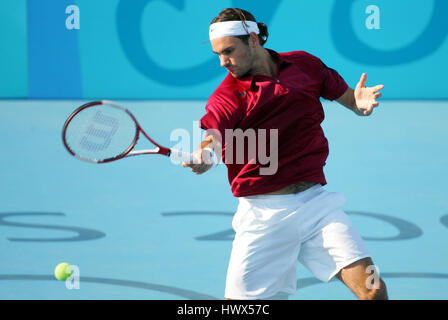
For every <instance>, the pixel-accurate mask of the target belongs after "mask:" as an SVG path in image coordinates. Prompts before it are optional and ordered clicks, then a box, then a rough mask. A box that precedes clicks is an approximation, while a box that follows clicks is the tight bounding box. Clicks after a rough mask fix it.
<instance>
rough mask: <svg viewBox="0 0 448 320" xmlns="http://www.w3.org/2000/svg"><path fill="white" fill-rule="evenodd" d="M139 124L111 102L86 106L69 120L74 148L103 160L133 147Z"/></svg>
mask: <svg viewBox="0 0 448 320" xmlns="http://www.w3.org/2000/svg"><path fill="white" fill-rule="evenodd" d="M136 135H137V126H136V124H135V122H134V120H133V119H132V118H131V116H130V115H129V114H128V113H127V112H126V111H124V110H122V109H119V108H117V107H114V106H110V105H96V106H93V107H89V108H86V109H83V110H82V111H80V112H79V113H77V114H76V115H75V116H74V117H73V118H72V119H71V121H70V122H69V124H68V126H67V130H66V132H65V136H66V141H67V144H68V146H69V148H70V149H71V150H72V152H73V153H74V154H75V155H76V156H78V157H80V158H83V159H87V160H91V161H95V162H100V161H104V160H109V159H113V158H116V157H119V156H121V155H123V154H124V153H125V152H126V151H128V150H129V149H130V148H132V146H133V144H134V142H135V138H136Z"/></svg>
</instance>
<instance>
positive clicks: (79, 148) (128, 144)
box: [62, 100, 198, 164]
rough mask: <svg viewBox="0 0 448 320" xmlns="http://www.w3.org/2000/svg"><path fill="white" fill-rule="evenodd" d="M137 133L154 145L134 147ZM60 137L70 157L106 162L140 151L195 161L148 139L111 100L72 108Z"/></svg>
mask: <svg viewBox="0 0 448 320" xmlns="http://www.w3.org/2000/svg"><path fill="white" fill-rule="evenodd" d="M140 133H141V134H143V136H145V137H146V139H148V141H150V142H151V143H152V144H153V145H154V146H155V148H153V149H144V150H134V147H135V145H136V144H137V140H138V138H139V136H140ZM62 140H63V143H64V146H65V147H66V148H67V150H68V152H69V153H70V154H71V155H73V156H74V157H76V158H78V159H80V160H84V161H89V162H94V163H106V162H111V161H115V160H119V159H123V158H125V157H130V156H137V155H142V154H160V155H164V156H167V157H170V158H171V159H173V160H176V161H178V162H180V161H182V162H184V164H185V163H189V164H191V163H197V162H198V160H197V158H196V157H195V156H194V155H193V154H191V153H186V152H182V151H179V150H176V149H170V148H166V147H163V146H161V145H160V144H158V143H157V142H155V141H154V140H153V139H151V138H150V137H149V136H148V135H147V134H146V132H145V131H144V130H143V129H142V127H141V126H140V125H139V123H138V121H137V119H136V118H135V117H134V115H133V114H132V113H131V112H130V111H129V110H127V109H126V108H124V107H122V106H121V105H119V104H117V103H115V102H113V101H107V100H103V101H95V102H90V103H86V104H84V105H82V106H81V107H79V108H77V109H76V110H75V111H73V112H72V113H71V114H70V116H69V117H68V118H67V120H66V121H65V123H64V127H63V130H62Z"/></svg>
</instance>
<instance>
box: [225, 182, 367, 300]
mask: <svg viewBox="0 0 448 320" xmlns="http://www.w3.org/2000/svg"><path fill="white" fill-rule="evenodd" d="M238 199H239V205H238V209H237V212H236V213H235V215H234V217H233V221H232V227H233V229H234V230H235V232H236V234H235V238H234V241H233V244H232V253H231V256H230V261H229V266H228V270H227V279H226V290H225V297H226V298H229V299H244V300H250V299H269V298H270V297H273V296H276V295H278V294H294V293H295V292H296V284H297V274H296V272H297V261H299V262H300V263H301V264H303V265H304V266H305V267H306V268H307V269H308V270H310V271H311V272H312V273H313V275H314V276H315V277H316V278H318V279H319V280H321V281H325V282H328V281H330V280H331V278H332V277H334V276H335V275H336V274H337V273H338V272H339V271H340V270H341V269H342V268H344V267H346V266H347V265H349V264H351V263H353V262H355V261H357V260H359V259H362V258H365V257H369V252H368V251H367V248H366V246H365V245H364V242H363V241H362V239H361V236H360V235H359V233H358V232H357V231H356V229H355V228H354V226H353V225H352V223H351V222H350V219H349V218H348V216H347V215H346V214H345V212H344V211H342V209H341V208H342V206H343V205H344V204H345V202H346V199H345V197H344V196H343V195H342V194H340V193H336V192H328V191H326V190H324V188H323V187H322V186H321V185H315V186H313V187H311V188H309V189H307V190H305V191H303V192H300V193H297V194H288V195H261V196H251V197H241V198H238Z"/></svg>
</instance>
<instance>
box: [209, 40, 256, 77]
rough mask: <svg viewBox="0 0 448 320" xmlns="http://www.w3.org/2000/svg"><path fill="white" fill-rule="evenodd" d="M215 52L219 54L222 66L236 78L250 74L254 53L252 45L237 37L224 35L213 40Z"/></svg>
mask: <svg viewBox="0 0 448 320" xmlns="http://www.w3.org/2000/svg"><path fill="white" fill-rule="evenodd" d="M211 44H212V48H213V52H214V53H215V54H217V55H218V56H219V60H220V62H221V67H224V68H226V69H227V71H229V72H230V74H231V75H232V76H233V77H234V78H241V77H242V76H244V75H246V74H250V72H251V69H252V66H253V63H254V53H253V49H252V48H251V47H250V45H247V44H245V43H244V42H243V41H241V40H240V39H238V38H235V37H222V38H218V39H213V40H212V41H211Z"/></svg>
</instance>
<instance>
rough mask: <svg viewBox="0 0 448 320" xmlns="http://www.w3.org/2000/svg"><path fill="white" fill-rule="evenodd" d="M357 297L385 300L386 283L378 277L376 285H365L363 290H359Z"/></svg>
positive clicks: (386, 297) (386, 296)
mask: <svg viewBox="0 0 448 320" xmlns="http://www.w3.org/2000/svg"><path fill="white" fill-rule="evenodd" d="M358 298H359V299H361V300H387V299H388V295H387V288H386V284H385V283H384V281H383V280H382V279H380V281H379V284H378V285H377V286H373V287H370V288H367V287H366V288H365V290H361V292H360V293H359V295H358Z"/></svg>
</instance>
